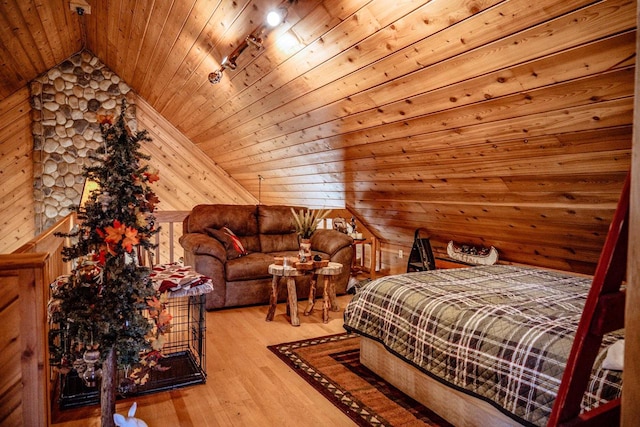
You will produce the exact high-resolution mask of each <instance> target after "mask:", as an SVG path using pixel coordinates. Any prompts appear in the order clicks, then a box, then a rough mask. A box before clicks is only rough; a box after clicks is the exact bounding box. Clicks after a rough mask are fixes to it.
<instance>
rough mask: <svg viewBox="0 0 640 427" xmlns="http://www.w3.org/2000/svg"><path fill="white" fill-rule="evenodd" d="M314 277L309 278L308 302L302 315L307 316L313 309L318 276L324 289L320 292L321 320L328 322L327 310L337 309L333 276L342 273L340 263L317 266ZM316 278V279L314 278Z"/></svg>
mask: <svg viewBox="0 0 640 427" xmlns="http://www.w3.org/2000/svg"><path fill="white" fill-rule="evenodd" d="M313 273H314V274H315V275H316V277H315V278H314V279H312V280H311V287H310V289H309V302H308V303H307V308H306V309H305V310H304V315H305V316H308V315H310V314H311V312H312V311H313V306H314V304H315V303H316V284H317V281H319V280H320V278H323V279H324V289H323V292H322V297H323V298H322V321H323V322H324V323H327V322H329V310H331V311H338V310H340V307H338V302H337V301H336V281H335V276H337V275H338V274H340V273H342V264H340V263H339V262H330V263H329V265H327V266H326V267H320V268H317V269H316V270H315V271H314V272H313ZM316 279H317V280H316Z"/></svg>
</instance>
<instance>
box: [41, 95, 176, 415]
mask: <svg viewBox="0 0 640 427" xmlns="http://www.w3.org/2000/svg"><path fill="white" fill-rule="evenodd" d="M126 108H127V106H126V102H125V101H124V100H123V102H122V106H121V112H120V115H119V116H118V118H117V119H116V120H115V122H114V118H113V117H110V116H99V117H98V120H99V122H100V129H101V131H102V136H103V140H104V144H103V147H102V148H101V149H100V150H98V152H97V153H96V155H94V156H92V159H93V161H94V166H90V167H86V168H85V169H84V175H85V177H86V179H87V180H90V181H93V182H95V183H97V184H98V187H97V189H96V190H93V191H92V192H91V193H90V195H89V198H88V200H87V201H86V203H85V204H84V206H78V207H75V208H74V209H75V210H76V211H77V215H78V219H79V226H78V229H77V231H74V232H72V233H70V234H65V235H62V236H64V237H67V238H70V241H71V242H73V243H72V244H71V245H70V246H68V247H65V248H64V249H63V257H64V260H65V261H70V262H73V263H74V265H75V268H74V269H73V271H72V273H71V274H70V275H69V276H68V277H67V278H66V279H65V280H62V281H58V282H57V284H56V285H55V286H54V288H53V289H52V295H53V300H52V303H51V310H50V311H51V312H52V320H53V322H56V323H58V322H59V323H60V324H64V325H66V326H65V328H66V329H65V334H66V338H65V340H63V341H64V343H65V348H61V347H56V345H55V344H54V343H53V340H50V342H51V346H50V347H51V355H52V359H53V360H54V364H57V366H58V368H59V369H60V371H61V372H62V373H65V372H66V371H69V370H70V369H72V368H73V365H72V364H73V359H76V360H77V358H78V356H80V357H81V358H82V359H83V360H84V362H85V363H86V367H84V368H85V369H84V371H83V372H82V377H83V379H84V381H85V383H86V384H87V385H89V386H95V385H96V384H97V382H98V381H99V380H100V376H101V375H100V374H101V372H100V369H99V368H98V369H96V368H95V365H97V364H99V363H100V362H102V387H101V406H102V408H101V409H102V425H103V426H105V425H113V413H114V412H115V393H116V382H115V379H116V372H117V368H118V367H124V368H125V370H126V371H127V372H131V373H133V374H134V375H133V376H132V378H131V379H130V380H128V381H130V382H144V381H145V380H146V377H145V370H144V369H142V370H141V369H139V368H138V369H131V371H129V369H128V368H133V367H135V366H139V365H140V364H141V363H142V364H143V365H145V366H146V367H149V366H150V364H151V365H152V364H154V363H155V361H156V360H157V359H158V354H159V351H160V349H161V347H162V343H163V339H162V337H163V335H164V334H165V333H166V332H168V330H169V327H170V316H169V314H168V313H167V312H166V310H165V306H164V299H163V297H162V296H161V295H160V294H159V293H158V292H157V291H156V290H155V289H154V286H153V283H152V281H151V280H150V278H149V275H150V269H149V268H148V267H144V266H140V265H139V262H138V257H139V256H140V255H141V251H143V250H151V249H153V247H154V245H153V244H152V242H151V237H152V236H153V235H154V234H156V233H157V232H158V229H157V228H156V225H155V217H154V214H153V212H154V210H155V207H156V204H157V203H158V202H159V200H158V198H157V196H156V195H155V193H154V192H153V191H152V190H151V187H150V184H152V183H153V182H154V181H157V180H158V173H157V171H155V170H152V169H151V168H150V167H149V166H148V165H142V161H144V160H149V157H148V156H146V155H144V154H143V153H141V152H140V151H139V150H140V145H141V142H145V141H150V138H149V137H148V135H147V132H146V131H142V132H132V131H131V130H130V129H129V127H128V126H127V124H126V121H125V111H126ZM74 353H75V355H74Z"/></svg>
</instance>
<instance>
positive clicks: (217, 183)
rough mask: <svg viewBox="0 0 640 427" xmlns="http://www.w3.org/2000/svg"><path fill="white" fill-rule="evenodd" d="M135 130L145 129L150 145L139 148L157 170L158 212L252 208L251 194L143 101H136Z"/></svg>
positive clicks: (253, 201)
mask: <svg viewBox="0 0 640 427" xmlns="http://www.w3.org/2000/svg"><path fill="white" fill-rule="evenodd" d="M136 115H137V118H138V130H142V129H146V130H147V131H148V132H149V136H150V137H151V138H152V140H153V141H152V142H151V143H145V144H143V146H142V150H141V151H143V152H145V153H146V154H148V155H150V156H151V164H152V165H153V166H155V167H156V168H158V169H159V170H160V180H159V181H158V182H157V185H156V187H154V191H155V192H156V194H157V195H158V197H159V198H160V204H159V205H158V210H159V211H162V210H191V208H192V207H193V206H195V205H197V204H199V203H229V204H244V203H247V204H254V203H257V200H256V199H255V197H254V196H253V195H251V193H249V192H248V191H247V190H246V189H244V188H243V187H242V186H241V185H239V184H238V183H237V182H236V181H235V180H233V179H232V178H230V177H229V174H227V173H226V172H225V171H223V170H222V169H220V167H219V166H218V165H216V164H215V162H214V161H213V160H211V159H210V158H209V157H207V156H206V155H204V154H203V153H202V152H201V151H200V150H199V149H198V148H197V147H194V146H193V143H191V141H189V140H188V139H187V138H186V137H185V136H184V135H183V134H182V133H181V132H180V131H178V130H177V129H176V128H175V127H174V126H173V125H172V124H171V123H169V122H168V121H167V120H166V119H165V118H164V117H162V116H161V115H160V114H158V112H157V111H155V110H154V109H153V107H151V106H150V105H149V104H148V103H147V102H146V101H145V100H144V99H142V98H140V97H137V99H136Z"/></svg>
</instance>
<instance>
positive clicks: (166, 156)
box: [0, 88, 257, 253]
mask: <svg viewBox="0 0 640 427" xmlns="http://www.w3.org/2000/svg"><path fill="white" fill-rule="evenodd" d="M136 105H137V114H138V128H139V129H140V130H142V129H147V130H148V131H149V136H150V137H151V138H152V139H153V141H152V142H150V143H148V144H143V146H142V152H144V153H146V154H149V155H150V156H152V159H151V164H152V165H153V166H154V167H156V168H157V169H158V170H159V171H160V181H158V182H157V183H156V184H155V187H154V190H155V191H156V194H157V195H158V197H159V198H160V204H159V205H158V210H177V211H184V210H186V211H189V210H191V208H192V207H193V206H195V205H196V204H199V203H238V204H241V203H249V204H253V203H257V200H256V199H255V198H254V197H253V195H251V193H249V192H248V191H247V190H245V189H243V188H242V187H241V186H240V185H239V184H238V183H237V182H236V181H235V180H233V179H231V178H230V177H229V175H228V174H226V173H225V172H224V171H222V170H221V169H220V168H219V167H218V166H217V165H216V164H215V163H214V162H213V161H212V160H211V159H210V158H208V157H207V156H205V155H204V154H202V153H201V152H200V151H199V150H198V149H194V147H193V144H191V143H190V142H189V141H188V140H187V139H186V138H185V136H184V135H182V134H181V133H180V132H179V131H177V130H176V128H175V127H174V126H172V125H171V124H170V123H169V122H168V121H167V120H166V119H164V118H163V117H162V116H160V115H159V114H158V113H157V112H156V111H155V110H154V109H153V108H152V107H150V106H149V104H148V103H146V102H145V101H144V100H142V99H141V98H138V99H137V100H136ZM30 113H31V107H30V106H29V98H28V89H27V88H24V89H21V90H19V91H17V92H16V93H15V94H13V95H12V96H10V97H8V98H6V99H5V100H3V101H1V102H0V182H2V185H0V253H9V252H13V251H14V250H16V249H18V248H19V247H20V246H22V245H23V244H25V243H26V242H27V241H29V240H30V239H31V238H33V237H34V236H35V234H34V233H35V223H34V214H33V212H34V203H33V157H32V156H33V138H32V136H31V128H30V126H31V117H30ZM181 232H182V229H181V228H178V229H176V233H181Z"/></svg>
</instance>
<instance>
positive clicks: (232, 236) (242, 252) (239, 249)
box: [222, 227, 248, 256]
mask: <svg viewBox="0 0 640 427" xmlns="http://www.w3.org/2000/svg"><path fill="white" fill-rule="evenodd" d="M222 230H223V231H224V232H225V233H226V234H227V235H228V236H229V238H230V239H231V240H232V241H233V247H234V248H235V249H236V251H237V252H238V253H239V254H240V256H243V255H246V254H248V252H247V251H246V250H245V249H244V246H243V245H242V242H241V241H240V239H239V238H238V236H236V235H235V234H234V232H233V231H231V230H229V229H228V228H227V227H222Z"/></svg>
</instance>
